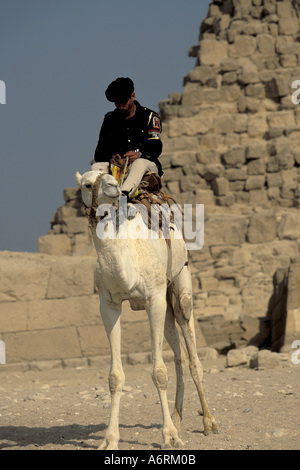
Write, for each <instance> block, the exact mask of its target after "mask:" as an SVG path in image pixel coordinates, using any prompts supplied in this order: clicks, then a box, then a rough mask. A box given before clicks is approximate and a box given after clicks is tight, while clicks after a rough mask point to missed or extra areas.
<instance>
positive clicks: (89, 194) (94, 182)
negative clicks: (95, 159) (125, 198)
mask: <svg viewBox="0 0 300 470" xmlns="http://www.w3.org/2000/svg"><path fill="white" fill-rule="evenodd" d="M76 182H77V184H78V186H79V187H80V189H81V195H82V200H83V202H84V204H85V205H86V206H87V207H94V208H95V209H96V208H97V207H98V206H99V205H100V204H103V203H112V202H114V201H115V200H116V199H117V198H118V197H119V196H120V195H121V190H120V187H119V185H118V182H117V180H116V179H115V178H114V177H113V176H111V175H108V174H107V173H104V172H101V171H99V170H94V171H88V172H86V173H84V174H83V175H81V174H80V173H79V172H78V171H77V173H76Z"/></svg>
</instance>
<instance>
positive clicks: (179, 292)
mask: <svg viewBox="0 0 300 470" xmlns="http://www.w3.org/2000/svg"><path fill="white" fill-rule="evenodd" d="M171 289H172V304H173V308H174V314H175V317H176V320H177V322H178V324H179V326H180V328H181V331H182V334H183V337H184V340H185V344H186V347H187V351H188V355H189V367H190V372H191V375H192V378H193V381H194V383H195V385H196V388H197V392H198V395H199V399H200V402H201V406H202V410H203V425H204V434H205V435H207V434H209V433H210V432H213V433H217V432H218V426H217V424H216V422H215V419H214V417H213V415H212V414H211V412H210V410H209V407H208V404H207V401H206V398H205V395H204V391H203V387H202V378H203V369H202V365H201V362H200V360H199V358H198V354H197V348H196V335H195V325H194V315H193V298H192V285H191V275H190V270H189V267H188V266H185V267H184V268H183V270H182V271H181V273H180V274H179V276H177V278H176V279H175V280H174V282H173V284H172V288H171Z"/></svg>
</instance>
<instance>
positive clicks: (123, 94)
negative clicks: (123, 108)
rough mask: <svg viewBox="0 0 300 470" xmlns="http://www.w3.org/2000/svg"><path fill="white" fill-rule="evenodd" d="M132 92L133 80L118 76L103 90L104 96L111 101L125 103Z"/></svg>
mask: <svg viewBox="0 0 300 470" xmlns="http://www.w3.org/2000/svg"><path fill="white" fill-rule="evenodd" d="M133 92H134V84H133V81H132V80H131V79H130V78H128V77H127V78H124V77H121V78H120V77H119V78H117V80H115V81H114V82H112V83H111V84H110V85H109V86H108V88H107V90H106V92H105V96H106V98H107V99H108V101H111V102H113V103H125V102H126V101H127V99H128V98H130V96H131V95H132V93H133Z"/></svg>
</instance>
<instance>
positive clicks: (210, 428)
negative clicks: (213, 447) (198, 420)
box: [204, 418, 220, 436]
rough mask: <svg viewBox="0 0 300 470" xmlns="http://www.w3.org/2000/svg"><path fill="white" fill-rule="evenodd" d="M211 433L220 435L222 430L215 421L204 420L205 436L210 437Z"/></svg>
mask: <svg viewBox="0 0 300 470" xmlns="http://www.w3.org/2000/svg"><path fill="white" fill-rule="evenodd" d="M211 433H213V434H219V433H220V429H219V427H218V425H217V424H216V422H215V420H214V419H209V418H206V419H204V436H209V434H211Z"/></svg>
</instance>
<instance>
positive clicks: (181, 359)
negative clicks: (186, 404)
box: [165, 296, 186, 431]
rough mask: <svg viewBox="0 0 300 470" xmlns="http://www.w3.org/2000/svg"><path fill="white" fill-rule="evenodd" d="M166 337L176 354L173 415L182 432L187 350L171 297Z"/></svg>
mask: <svg viewBox="0 0 300 470" xmlns="http://www.w3.org/2000/svg"><path fill="white" fill-rule="evenodd" d="M165 337H166V340H167V341H168V343H169V346H170V347H171V349H172V351H173V353H174V363H175V370H176V396H175V406H174V411H173V413H172V420H173V423H174V424H175V426H176V428H177V429H178V431H180V428H181V420H182V405H183V396H184V372H185V362H186V357H185V356H186V350H185V347H184V346H183V345H181V344H180V337H179V334H178V331H177V328H176V325H175V317H174V312H173V308H172V306H171V304H170V300H169V296H168V298H167V316H166V321H165Z"/></svg>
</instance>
